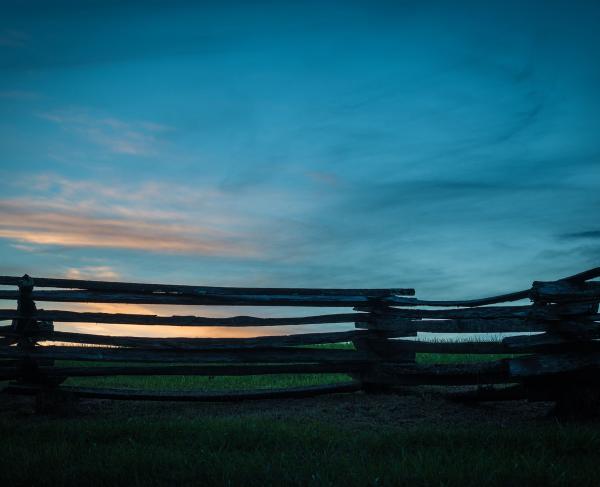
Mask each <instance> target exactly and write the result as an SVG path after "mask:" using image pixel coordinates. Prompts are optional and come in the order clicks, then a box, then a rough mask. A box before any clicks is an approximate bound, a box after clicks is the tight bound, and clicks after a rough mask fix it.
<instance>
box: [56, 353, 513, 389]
mask: <svg viewBox="0 0 600 487" xmlns="http://www.w3.org/2000/svg"><path fill="white" fill-rule="evenodd" d="M329 347H331V346H329ZM335 347H336V348H352V345H350V344H348V345H336V346H335ZM510 356H511V355H458V354H455V355H453V354H432V353H420V354H417V362H418V363H424V364H433V363H460V362H463V363H464V362H480V361H487V360H498V359H500V358H504V357H510ZM60 364H61V365H63V366H76V365H83V363H81V362H70V361H62V362H60ZM85 364H87V365H90V364H95V365H103V366H107V365H110V364H109V363H108V362H85ZM114 365H117V364H116V363H114ZM120 365H122V364H120ZM350 379H351V378H350V376H348V375H346V374H276V375H252V376H242V377H201V376H150V377H131V376H118V377H77V378H71V379H68V380H67V381H66V382H65V385H69V386H83V387H109V388H139V389H157V390H193V389H195V390H215V391H222V390H236V389H255V388H256V389H265V388H283V387H302V386H310V385H318V384H332V383H335V382H345V381H348V380H350Z"/></svg>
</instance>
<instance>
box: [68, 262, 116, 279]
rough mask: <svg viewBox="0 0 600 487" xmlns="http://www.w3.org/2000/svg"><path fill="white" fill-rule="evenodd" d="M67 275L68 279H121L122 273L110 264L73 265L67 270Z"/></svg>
mask: <svg viewBox="0 0 600 487" xmlns="http://www.w3.org/2000/svg"><path fill="white" fill-rule="evenodd" d="M65 277H66V278H67V279H93V280H109V281H115V280H117V279H119V277H120V274H119V273H118V272H117V271H115V270H114V269H113V268H112V267H110V266H107V265H101V266H84V267H71V268H69V269H67V271H66V272H65Z"/></svg>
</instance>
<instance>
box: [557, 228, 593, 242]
mask: <svg viewBox="0 0 600 487" xmlns="http://www.w3.org/2000/svg"><path fill="white" fill-rule="evenodd" d="M560 238H563V239H568V240H582V239H592V240H595V239H600V230H588V231H585V232H573V233H563V234H562V235H560Z"/></svg>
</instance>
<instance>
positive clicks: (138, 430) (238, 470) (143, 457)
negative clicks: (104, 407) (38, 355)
mask: <svg viewBox="0 0 600 487" xmlns="http://www.w3.org/2000/svg"><path fill="white" fill-rule="evenodd" d="M165 408H166V406H165ZM0 428H1V430H2V435H1V436H0V446H1V448H2V455H0V480H3V481H4V482H3V485H7V486H8V485H10V486H21V485H23V486H25V485H77V486H79V485H107V486H108V485H128V486H129V485H133V486H137V485H140V486H141V485H143V486H152V485H204V486H213V485H232V486H238V485H243V486H274V485H295V486H329V485H331V486H333V485H343V486H345V487H351V486H360V487H365V486H397V485H411V486H429V485H436V486H461V487H465V486H470V485H474V486H475V485H477V486H478V485H490V486H507V485H547V486H558V485H578V486H592V485H597V482H598V453H597V452H598V451H600V430H599V429H598V428H590V427H583V426H577V425H569V426H560V425H553V426H550V427H548V426H545V427H526V428H522V427H521V428H518V429H516V428H515V429H502V428H491V427H482V428H479V427H478V428H472V429H466V428H460V427H455V426H449V427H423V426H420V427H409V428H401V427H398V426H394V425H389V426H387V427H385V428H357V427H343V426H342V427H340V425H329V424H324V423H320V422H315V421H296V420H289V419H288V420H285V421H273V420H267V419H264V418H243V419H242V418H236V417H232V418H204V417H202V416H201V415H200V416H199V417H197V418H178V417H166V418H162V419H161V418H152V419H151V420H149V419H148V418H136V417H123V418H122V419H121V420H115V418H114V417H113V418H108V419H107V418H103V417H102V414H101V413H98V417H94V418H83V419H82V418H77V419H48V418H46V419H41V420H33V421H28V422H26V421H5V420H1V421H0Z"/></svg>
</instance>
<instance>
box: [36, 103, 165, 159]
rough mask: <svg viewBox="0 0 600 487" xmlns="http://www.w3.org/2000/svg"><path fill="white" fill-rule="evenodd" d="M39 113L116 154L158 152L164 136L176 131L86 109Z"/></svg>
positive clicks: (64, 128) (163, 126)
mask: <svg viewBox="0 0 600 487" xmlns="http://www.w3.org/2000/svg"><path fill="white" fill-rule="evenodd" d="M38 116H39V117H40V118H43V119H45V120H48V121H50V122H53V123H54V124H56V125H58V126H59V127H60V128H61V129H63V130H65V131H66V132H69V133H71V134H74V135H77V136H79V137H82V138H84V139H85V140H87V141H88V142H91V143H92V144H95V145H98V146H101V147H104V148H105V149H108V150H109V151H110V152H113V153H116V154H126V155H133V156H150V155H154V154H156V153H157V150H158V146H159V145H160V140H159V139H160V135H161V134H163V133H165V132H168V131H170V130H172V128H171V127H168V126H166V125H161V124H157V123H154V122H149V121H125V120H121V119H118V118H114V117H107V116H98V115H92V114H90V113H89V112H87V111H85V110H62V111H61V110H58V111H53V112H43V113H39V114H38Z"/></svg>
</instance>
